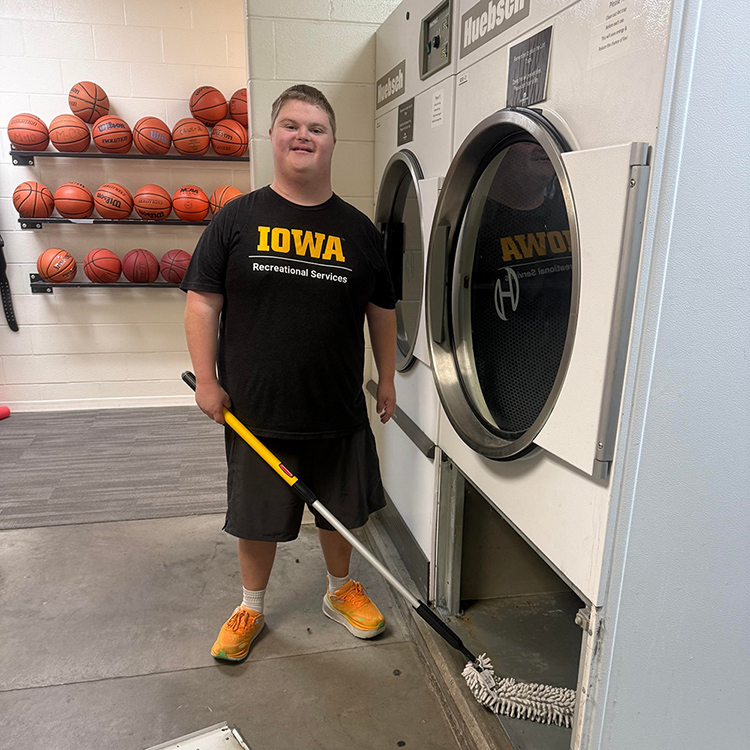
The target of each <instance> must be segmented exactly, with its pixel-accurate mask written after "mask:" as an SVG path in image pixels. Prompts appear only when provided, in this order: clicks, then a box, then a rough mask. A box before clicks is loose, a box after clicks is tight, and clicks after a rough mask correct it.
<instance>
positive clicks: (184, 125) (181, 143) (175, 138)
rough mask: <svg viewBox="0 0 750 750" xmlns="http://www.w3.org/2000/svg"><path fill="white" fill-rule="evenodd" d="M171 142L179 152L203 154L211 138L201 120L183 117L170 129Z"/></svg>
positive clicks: (192, 154) (194, 154) (191, 154)
mask: <svg viewBox="0 0 750 750" xmlns="http://www.w3.org/2000/svg"><path fill="white" fill-rule="evenodd" d="M172 143H173V144H174V147H175V148H176V149H177V151H178V152H179V153H181V154H184V155H190V156H203V154H205V153H206V151H208V147H209V146H210V145H211V138H210V137H209V135H208V128H207V127H206V126H205V125H204V124H203V123H202V122H198V120H194V119H193V118H192V117H185V118H184V119H182V120H180V121H179V122H178V123H177V124H176V125H175V126H174V128H173V129H172Z"/></svg>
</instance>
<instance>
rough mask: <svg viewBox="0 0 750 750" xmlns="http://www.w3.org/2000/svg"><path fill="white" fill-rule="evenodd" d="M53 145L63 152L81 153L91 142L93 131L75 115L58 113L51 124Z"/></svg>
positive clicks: (50, 136)
mask: <svg viewBox="0 0 750 750" xmlns="http://www.w3.org/2000/svg"><path fill="white" fill-rule="evenodd" d="M49 139H50V140H51V141H52V145H53V146H54V147H55V148H56V149H57V150H58V151H63V152H66V153H67V152H73V153H80V152H81V151H85V150H86V149H87V148H88V147H89V143H91V133H89V129H88V127H87V126H86V125H84V123H82V122H81V121H80V120H79V119H78V118H77V117H76V116H75V115H58V116H57V117H55V118H54V119H53V120H52V122H51V123H50V124H49Z"/></svg>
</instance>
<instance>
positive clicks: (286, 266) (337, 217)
mask: <svg viewBox="0 0 750 750" xmlns="http://www.w3.org/2000/svg"><path fill="white" fill-rule="evenodd" d="M182 289H184V290H185V291H188V290H192V291H198V292H213V293H215V294H223V295H224V306H223V309H222V314H221V324H220V332H219V362H218V364H219V380H220V382H221V384H222V386H223V387H224V389H225V390H226V391H227V393H228V394H229V397H230V398H231V400H232V411H233V412H234V413H235V415H236V416H237V418H238V419H240V420H241V421H242V422H244V423H245V424H246V425H247V426H248V428H249V429H251V430H253V431H254V432H256V433H257V434H258V435H259V436H261V437H283V438H320V437H337V436H341V435H346V434H350V433H352V432H355V431H356V430H358V429H360V428H361V427H363V426H364V425H365V424H366V423H367V410H366V406H365V399H364V394H363V392H362V376H363V369H364V349H365V339H364V320H365V310H366V308H367V305H368V304H369V303H372V304H374V305H377V306H378V307H383V308H388V309H392V308H393V307H394V305H395V300H394V294H393V288H392V285H391V281H390V277H389V275H388V270H387V267H386V263H385V258H384V254H383V250H382V240H381V236H380V233H379V232H378V230H377V229H376V228H375V227H374V225H373V224H372V222H371V221H370V220H369V219H368V218H367V217H366V216H365V215H364V214H363V213H362V212H360V211H358V210H357V209H356V208H354V207H353V206H350V205H349V204H348V203H346V202H345V201H343V200H342V199H341V198H339V197H338V196H337V195H333V196H332V197H331V198H330V199H329V200H327V201H326V202H325V203H323V204H321V205H318V206H300V205H297V204H295V203H291V202H290V201H288V200H286V199H285V198H283V197H282V196H280V195H279V194H277V193H276V192H274V191H273V190H272V189H271V188H270V187H268V186H267V187H264V188H261V189H260V190H256V191H255V192H253V193H250V194H248V195H243V196H242V197H241V198H237V199H235V200H233V201H231V202H230V203H228V204H227V205H226V206H225V207H224V208H223V209H222V210H221V211H220V212H219V213H218V214H217V215H216V216H215V217H214V218H213V220H212V221H211V223H210V224H209V225H208V226H207V227H206V229H205V231H204V232H203V235H202V236H201V238H200V240H199V241H198V245H197V246H196V248H195V252H194V253H193V258H192V261H191V262H190V266H189V268H188V270H187V273H186V274H185V279H184V280H183V282H182Z"/></svg>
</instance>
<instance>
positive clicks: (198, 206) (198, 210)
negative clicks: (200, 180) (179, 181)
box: [172, 185, 208, 221]
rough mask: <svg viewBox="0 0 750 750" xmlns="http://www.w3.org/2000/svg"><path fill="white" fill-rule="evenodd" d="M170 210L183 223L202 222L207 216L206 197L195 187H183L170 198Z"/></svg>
mask: <svg viewBox="0 0 750 750" xmlns="http://www.w3.org/2000/svg"><path fill="white" fill-rule="evenodd" d="M172 208H173V209H174V212H175V213H176V214H177V216H178V217H179V218H180V219H182V220H183V221H203V219H205V218H206V216H208V196H207V195H206V194H205V193H204V192H203V191H202V190H201V189H200V188H199V187H197V186H196V185H183V186H182V187H181V188H179V190H177V192H176V193H175V194H174V195H173V196H172Z"/></svg>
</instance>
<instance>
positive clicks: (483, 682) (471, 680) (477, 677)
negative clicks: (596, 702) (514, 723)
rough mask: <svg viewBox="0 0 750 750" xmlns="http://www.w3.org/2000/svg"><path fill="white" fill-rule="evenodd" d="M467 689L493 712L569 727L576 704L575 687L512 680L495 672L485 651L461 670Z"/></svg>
mask: <svg viewBox="0 0 750 750" xmlns="http://www.w3.org/2000/svg"><path fill="white" fill-rule="evenodd" d="M461 674H462V675H463V677H464V679H465V680H466V684H467V685H468V686H469V690H471V692H472V693H473V694H474V697H475V698H476V699H477V701H478V702H479V703H481V704H482V705H483V706H486V707H487V708H489V709H490V710H491V711H492V712H493V713H496V714H503V715H504V716H511V717H512V718H514V719H530V720H531V721H538V722H540V723H542V724H557V725H558V726H561V727H570V726H571V722H572V721H573V711H574V710H575V705H576V691H575V690H571V689H570V688H560V687H551V686H550V685H539V684H536V683H532V682H516V681H515V680H514V679H512V678H511V677H504V678H500V677H498V676H497V675H496V674H495V670H494V668H493V666H492V662H491V661H490V660H489V659H488V658H487V654H482V655H481V656H480V657H479V658H478V659H477V660H476V661H475V662H469V663H468V664H467V665H466V667H464V671H463V672H462V673H461Z"/></svg>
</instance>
